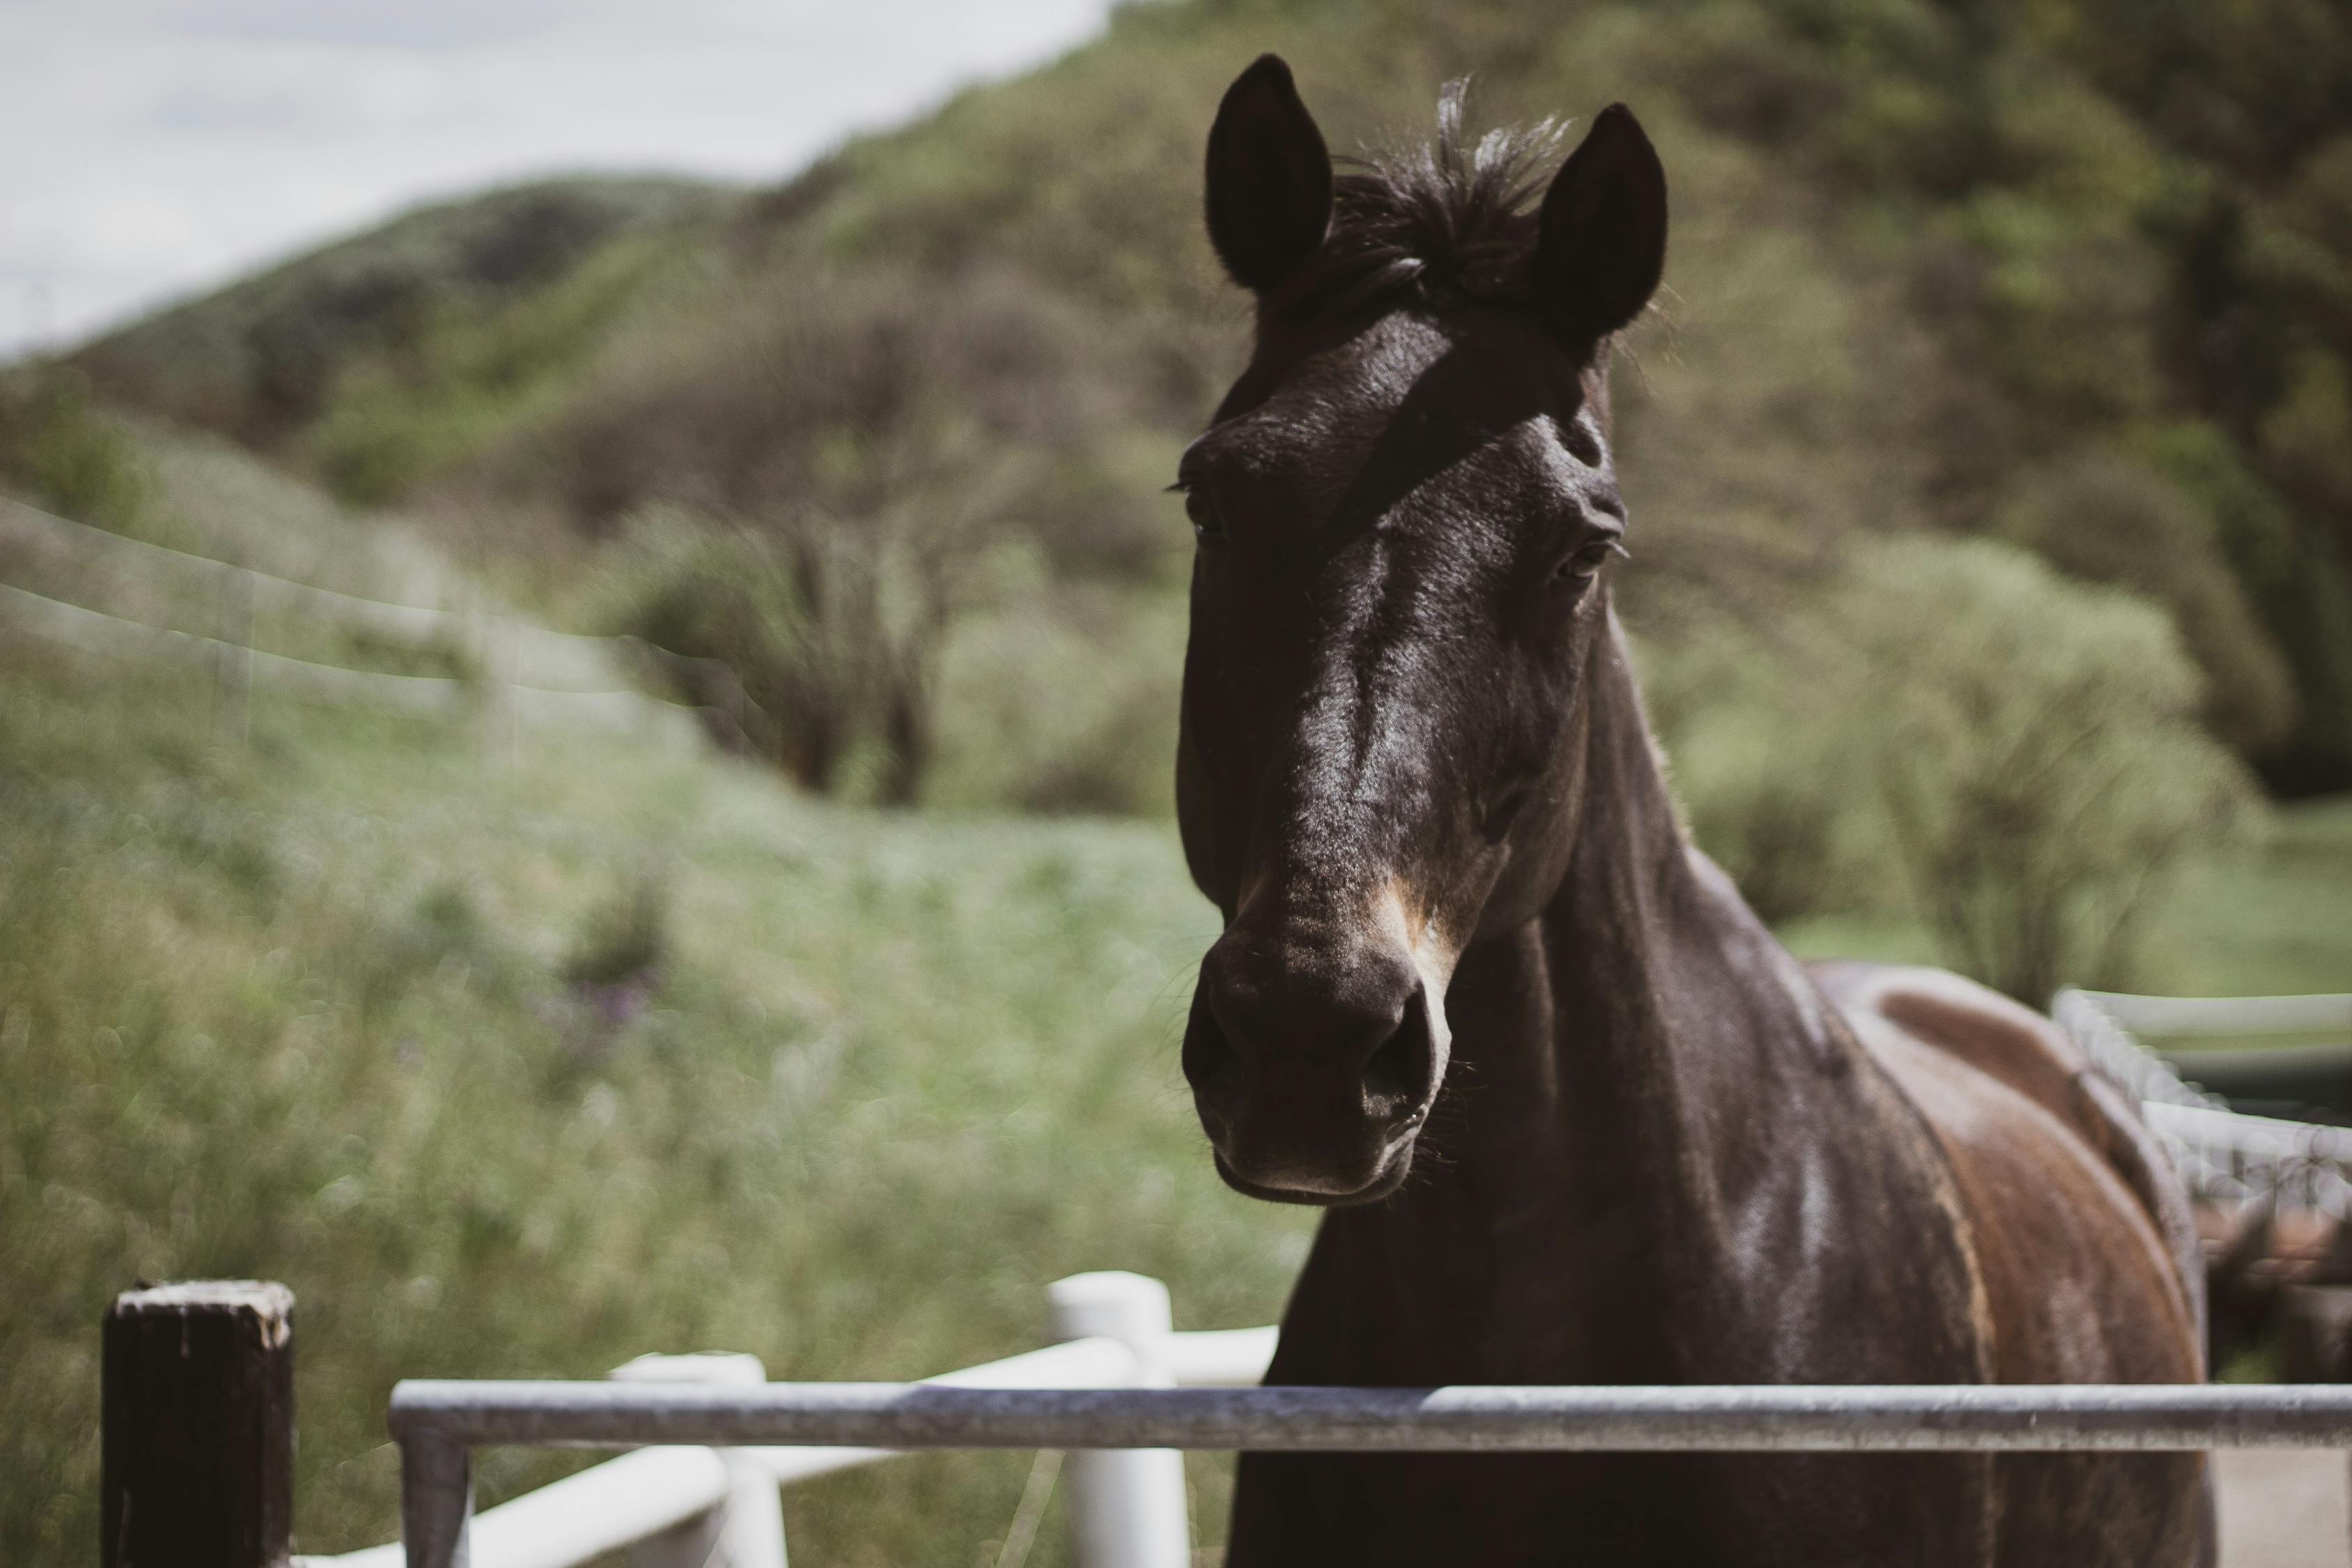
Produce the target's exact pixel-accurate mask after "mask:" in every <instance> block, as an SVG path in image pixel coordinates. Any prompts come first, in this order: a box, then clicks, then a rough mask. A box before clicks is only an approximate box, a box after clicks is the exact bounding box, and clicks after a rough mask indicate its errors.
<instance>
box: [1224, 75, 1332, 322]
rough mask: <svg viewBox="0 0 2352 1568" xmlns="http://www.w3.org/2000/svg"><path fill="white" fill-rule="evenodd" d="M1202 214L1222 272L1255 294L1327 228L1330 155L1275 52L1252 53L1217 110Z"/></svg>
mask: <svg viewBox="0 0 2352 1568" xmlns="http://www.w3.org/2000/svg"><path fill="white" fill-rule="evenodd" d="M1208 214H1209V243H1210V244H1212V245H1213V246H1215V247H1217V258H1218V259H1219V260H1221V261H1223V263H1224V264H1225V270H1226V271H1227V272H1228V273H1230V274H1231V275H1232V276H1233V279H1234V282H1236V283H1238V284H1240V285H1241V286H1242V287H1243V288H1244V289H1256V290H1260V291H1263V290H1265V289H1271V288H1273V287H1274V286H1275V285H1276V284H1277V283H1279V282H1281V281H1282V280H1283V279H1285V278H1287V277H1288V276H1290V274H1291V272H1292V271H1293V270H1295V269H1296V268H1297V266H1298V264H1299V263H1300V262H1302V261H1305V260H1306V259H1307V258H1308V257H1310V256H1312V255H1314V254H1315V251H1316V248H1317V247H1319V246H1320V245H1321V244H1322V243H1323V234H1324V231H1325V230H1326V229H1328V228H1329V227H1330V226H1331V153H1330V151H1329V149H1328V148H1326V147H1325V146H1324V145H1323V132H1320V131H1318V130H1317V129H1316V128H1315V117H1314V116H1313V115H1311V114H1309V113H1307V106H1306V105H1305V104H1304V103H1301V102H1300V101H1299V100H1298V89H1297V86H1296V85H1295V84H1294V83H1293V82H1292V81H1291V79H1290V68H1289V67H1288V66H1286V65H1285V64H1284V63H1283V61H1282V58H1281V57H1280V56H1279V55H1260V56H1259V57H1258V58H1257V63H1256V64H1255V65H1253V66H1251V67H1250V68H1249V69H1247V70H1245V71H1244V72H1242V74H1241V75H1240V76H1238V77H1236V78H1235V79H1234V85H1233V86H1231V87H1229V88H1227V89H1225V100H1224V101H1223V103H1221V104H1219V105H1218V106H1217V122H1216V124H1215V125H1213V127H1211V128H1210V131H1209V198H1208Z"/></svg>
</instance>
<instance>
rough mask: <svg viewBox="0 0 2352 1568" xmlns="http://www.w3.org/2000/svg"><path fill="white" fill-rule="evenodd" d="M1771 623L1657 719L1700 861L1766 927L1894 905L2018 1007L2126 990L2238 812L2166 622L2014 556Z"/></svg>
mask: <svg viewBox="0 0 2352 1568" xmlns="http://www.w3.org/2000/svg"><path fill="white" fill-rule="evenodd" d="M1783 625H1784V626H1786V628H1787V631H1788V637H1787V640H1786V641H1785V642H1783V643H1781V644H1780V645H1778V646H1767V645H1764V644H1762V643H1760V642H1750V643H1748V644H1745V645H1742V646H1738V647H1731V646H1728V645H1727V647H1725V648H1723V649H1719V650H1717V652H1716V653H1715V654H1713V655H1712V656H1710V657H1711V658H1712V659H1713V660H1714V661H1715V663H1714V664H1713V666H1712V668H1716V669H1717V670H1720V669H1722V668H1725V666H1726V665H1727V664H1731V665H1737V666H1738V667H1739V668H1740V671H1741V673H1740V674H1739V675H1738V677H1737V678H1736V679H1728V680H1724V681H1720V682H1717V683H1716V684H1715V685H1713V686H1712V687H1706V679H1705V672H1706V668H1708V665H1707V664H1706V662H1705V661H1694V660H1693V659H1691V658H1688V657H1686V658H1685V661H1683V663H1682V664H1681V665H1680V666H1676V664H1675V661H1674V660H1672V659H1669V660H1668V661H1667V662H1668V665H1669V673H1668V677H1667V679H1665V680H1664V682H1663V686H1664V700H1663V701H1662V702H1661V704H1660V707H1661V710H1662V713H1663V715H1664V717H1665V718H1666V719H1667V721H1668V722H1667V724H1666V725H1665V728H1666V729H1667V732H1668V735H1669V738H1670V739H1677V738H1680V737H1687V738H1688V739H1689V740H1690V741H1692V742H1695V743H1694V744H1692V745H1690V746H1688V747H1686V748H1685V749H1683V750H1682V752H1681V756H1680V762H1679V766H1678V778H1679V780H1680V782H1681V786H1682V790H1683V795H1684V797H1685V801H1686V803H1688V809H1689V812H1690V816H1691V818H1692V821H1693V825H1694V830H1695V832H1696V836H1697V838H1698V841H1699V843H1700V844H1701V845H1702V847H1706V848H1707V849H1709V850H1710V851H1712V852H1714V853H1717V855H1718V856H1719V857H1720V858H1722V859H1723V860H1724V862H1725V865H1726V868H1727V869H1728V870H1729V871H1730V872H1731V874H1732V875H1733V876H1734V877H1735V878H1736V879H1739V880H1740V881H1741V883H1742V886H1743V888H1744V889H1747V890H1748V892H1749V893H1750V895H1751V898H1752V899H1753V901H1755V902H1756V903H1757V905H1758V906H1759V910H1761V911H1762V912H1764V913H1765V914H1766V915H1767V916H1768V918H1787V917H1789V916H1790V915H1793V914H1800V913H1814V912H1822V911H1826V910H1844V911H1853V912H1874V911H1875V910H1880V909H1883V908H1884V907H1885V904H1886V903H1887V901H1888V900H1889V898H1890V896H1892V897H1894V898H1897V899H1899V900H1901V901H1902V902H1903V903H1905V904H1907V906H1908V909H1909V911H1910V912H1911V913H1913V914H1914V915H1915V916H1916V918H1917V919H1918V920H1919V921H1920V922H1921V923H1922V924H1924V925H1925V926H1927V928H1928V929H1929V930H1931V931H1933V932H1934V933H1935V935H1936V937H1937V940H1938V942H1939V943H1940V944H1941V946H1942V947H1943V949H1944V954H1945V957H1946V960H1947V961H1948V963H1952V964H1953V965H1954V966H1955V967H1957V968H1959V969H1961V970H1963V971H1965V972H1966V973H1970V974H1972V975H1974V976H1976V977H1977V978H1978V979H1980V980H1983V981H1985V982H1986V983H1987V984H1991V985H1994V986H1997V987H1998V988H2000V990H2002V991H2005V992H2008V993H2009V994H2011V995H2013V996H2016V997H2019V998H2020V999H2021V1000H2025V1001H2030V1002H2035V1003H2039V1002H2042V1001H2044V1000H2046V999H2047V998H2048V996H2049V994H2050V993H2051V992H2052V991H2053V990H2054V989H2055V988H2056V987H2057V986H2058V985H2060V984H2064V983H2067V982H2074V983H2078V984H2126V983H2128V981H2129V980H2130V979H2131V977H2132V975H2133V973H2134V970H2135V967H2136V965H2137V963H2138V961H2139V957H2140V943H2141V940H2142V938H2143V936H2144V934H2145V933H2144V930H2143V926H2144V917H2145V915H2146V914H2147V910H2148V909H2149V908H2150V906H2151V903H2152V901H2153V900H2154V897H2155V895H2156V894H2157V893H2158V892H2159V891H2160V890H2161V889H2164V888H2165V887H2166V886H2167V885H2168V882H2169V880H2170V879H2171V878H2172V877H2173V876H2174V875H2175V874H2176V873H2177V872H2178V871H2179V870H2180V869H2181V868H2182V867H2183V866H2184V864H2185V863H2186V862H2187V861H2188V860H2189V858H2190V857H2191V856H2192V855H2193V854H2194V853H2196V852H2197V851H2198V850H2200V848H2202V847H2207V846H2210V844H2212V843H2213V842H2214V841H2215V840H2217V839H2219V838H2221V837H2223V836H2225V835H2227V834H2228V833H2229V832H2230V831H2231V829H2232V827H2233V826H2235V825H2236V824H2238V823H2239V822H2241V821H2242V819H2243V817H2244V816H2245V814H2246V812H2247V811H2248V810H2249V808H2250V803H2251V801H2252V789H2251V786H2250V784H2248V782H2247V780H2246V778H2245V776H2244V774H2243V773H2242V771H2241V769H2240V768H2239V767H2238V765H2237V764H2236V763H2234V762H2233V761H2232V760H2231V757H2230V755H2229V753H2228V752H2225V751H2224V750H2223V749H2222V748H2221V746H2220V745H2219V744H2218V743H2217V742H2214V741H2213V740H2212V739H2211V738H2210V736H2208V735H2207V734H2206V733H2205V732H2204V731H2203V730H2202V728H2201V727H2200V724H2199V722H2198V720H2197V711H2198V702H2199V697H2200V691H2199V681H2198V677H2197V672H2196V668H2195V666H2194V665H2193V664H2191V662H2190V661H2189V658H2188V657H2187V656H2186V655H2185V654H2184V653H2183V652H2182V649H2181V646H2180V641H2179V637H2178V636H2177V635H2176V634H2175V632H2174V630H2173V627H2172V626H2171V624H2170V622H2169V621H2168V619H2167V617H2166V616H2164V614H2163V613H2162V612H2161V611H2160V610H2158V609H2157V608H2156V607H2154V606H2153V605H2148V604H2147V603H2145V602H2144V601H2141V600H2138V599H2137V598H2135V597H2133V596H2132V595H2128V594H2126V593H2123V592H2120V591H2117V590H2115V589H2106V588H2094V587H2085V586H2082V585H2079V584H2073V583H2070V582H2068V581H2067V580H2065V579H2064V578H2062V577H2060V576H2059V575H2057V574H2055V573H2053V572H2052V571H2051V570H2050V569H2049V568H2048V567H2046V566H2044V565H2043V564H2042V563H2040V562H2039V561H2037V560H2035V559H2034V558H2033V557H2032V556H2030V555H2027V554H2025V553H2024V552H2021V551H2018V550H2015V549H2013V548H2011V547H2009V546H2006V545H2001V544H1997V543H1992V542H1984V541H1977V542H1964V543H1958V542H1949V541H1945V540H1941V539H1926V538H1912V539H1898V540H1892V541H1874V542H1869V543H1867V544H1865V545H1863V546H1862V547H1860V548H1859V549H1858V550H1857V551H1856V552H1854V554H1853V556H1852V557H1851V558H1850V559H1849V560H1848V561H1847V563H1846V564H1845V565H1844V567H1843V570H1842V571H1841V572H1840V573H1839V574H1837V576H1836V577H1835V579H1834V580H1832V582H1830V583H1828V584H1825V585H1824V586H1823V587H1822V589H1821V590H1820V591H1819V594H1818V597H1817V598H1816V599H1815V600H1814V602H1812V603H1811V604H1810V605H1805V606H1802V607H1801V609H1800V610H1799V611H1798V612H1796V613H1793V614H1790V615H1788V616H1785V617H1783ZM1694 662H1696V670H1695V669H1694V668H1693V664H1694ZM1701 687H1706V689H1704V690H1702V691H1700V692H1699V693H1698V694H1697V695H1696V696H1695V695H1693V690H1694V689H1695V688H1701Z"/></svg>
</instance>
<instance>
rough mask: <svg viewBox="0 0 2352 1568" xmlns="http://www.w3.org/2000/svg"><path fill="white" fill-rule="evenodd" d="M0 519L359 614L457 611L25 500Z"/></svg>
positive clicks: (8, 506) (9, 503)
mask: <svg viewBox="0 0 2352 1568" xmlns="http://www.w3.org/2000/svg"><path fill="white" fill-rule="evenodd" d="M0 515H16V517H28V520H33V521H37V524H42V527H49V529H70V531H73V533H75V536H80V538H87V541H91V543H99V545H101V548H120V550H125V552H130V555H142V552H143V555H148V557H163V560H169V562H174V564H186V566H197V569H203V572H207V574H216V572H247V574H252V576H254V578H258V581H264V583H270V585H275V588H289V590H294V593H299V595H313V597H320V599H331V602H336V605H343V606H351V609H352V611H362V614H364V611H381V609H391V611H402V614H407V616H433V618H449V616H457V611H449V609H442V606H425V605H402V602H397V599H372V597H367V595H355V593H339V590H334V588H320V585H318V583H303V581H299V578H285V576H275V574H270V572H261V569H258V566H245V564H237V562H224V560H219V557H216V555H197V552H193V550H179V548H174V545H158V543H155V541H151V538H131V536H130V533H115V531H113V529H99V527H91V524H87V521H78V520H73V517H58V515H57V512H45V510H40V508H37V505H26V503H24V500H14V499H7V496H0Z"/></svg>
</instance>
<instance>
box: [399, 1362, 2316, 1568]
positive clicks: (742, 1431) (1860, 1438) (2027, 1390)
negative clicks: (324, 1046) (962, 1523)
mask: <svg viewBox="0 0 2352 1568" xmlns="http://www.w3.org/2000/svg"><path fill="white" fill-rule="evenodd" d="M392 1428H393V1431H394V1435H395V1436H397V1437H398V1439H399V1442H400V1447H401V1522H402V1529H401V1534H402V1540H403V1542H404V1549H405V1552H406V1562H407V1568H464V1565H465V1564H466V1563H467V1555H468V1554H467V1519H468V1514H469V1512H470V1509H471V1492H472V1487H471V1479H470V1468H471V1467H470V1456H469V1451H470V1449H471V1448H472V1447H475V1446H477V1445H490V1444H505V1443H527V1444H532V1445H550V1446H585V1447H622V1446H627V1445H632V1444H640V1443H652V1444H662V1445H683V1444H709V1445H713V1446H716V1447H718V1448H719V1451H720V1452H722V1453H723V1452H742V1451H744V1449H743V1446H747V1445H772V1444H819V1445H828V1446H872V1447H886V1448H894V1449H910V1448H1032V1447H1034V1448H1076V1449H1105V1448H1140V1447H1150V1448H1154V1449H1171V1448H1216V1449H1256V1450H1260V1451H1268V1450H1277V1451H1292V1452H1333V1451H1354V1452H1368V1451H1383V1452H1424V1453H1425V1452H1456V1453H1460V1452H1475V1453H1524V1452H1529V1451H1554V1452H1557V1451H1610V1452H1618V1453H1627V1452H1648V1453H1657V1452H1681V1451H1706V1452H1727V1451H1736V1452H1766V1451H1769V1452H1779V1453H1787V1452H1810V1453H1863V1452H1875V1453H1885V1452H1900V1453H1919V1452H1956V1451H1969V1452H1984V1451H1990V1450H2000V1451H2009V1452H2019V1451H2029V1452H2051V1451H2060V1450H2098V1451H2105V1452H2179V1451H2194V1450H2200V1449H2209V1448H2217V1447H2308V1448H2340V1447H2352V1385H2342V1384H2325V1385H2320V1384H2302V1385H2288V1386H2263V1385H2213V1384H2183V1385H2166V1384H2063V1385H2055V1386H2040V1385H2036V1386H2024V1385H2015V1384H2011V1385H1991V1386H1987V1385H1981V1384H1978V1385H1921V1386H1901V1387H1897V1386H1827V1387H1822V1386H1790V1385H1766V1386H1755V1387H1633V1386H1627V1387H1581V1388H1569V1387H1555V1388H1509V1387H1455V1388H1434V1389H1402V1388H1281V1387H1276V1388H1124V1389H1004V1388H951V1387H944V1386H941V1385H939V1384H857V1383H847V1384H844V1383H803V1384H764V1385H761V1386H758V1387H751V1388H735V1389H728V1388H719V1387H695V1386H690V1385H674V1386H660V1385H644V1384H639V1385H634V1386H633V1385H629V1384H581V1383H441V1382H407V1383H402V1384H399V1385H397V1386H396V1387H395V1388H394V1391H393V1396H392ZM663 1451H673V1450H668V1449H665V1450H663ZM1101 1561H1105V1562H1112V1561H1119V1559H1118V1558H1106V1559H1101Z"/></svg>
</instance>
